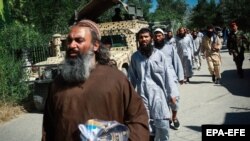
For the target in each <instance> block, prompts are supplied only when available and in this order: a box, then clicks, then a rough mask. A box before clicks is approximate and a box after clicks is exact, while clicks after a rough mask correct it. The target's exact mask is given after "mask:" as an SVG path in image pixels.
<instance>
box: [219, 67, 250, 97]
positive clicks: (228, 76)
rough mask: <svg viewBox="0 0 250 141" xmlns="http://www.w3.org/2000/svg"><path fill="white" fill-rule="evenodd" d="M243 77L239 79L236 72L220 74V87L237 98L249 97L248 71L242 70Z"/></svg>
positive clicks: (249, 70) (249, 82)
mask: <svg viewBox="0 0 250 141" xmlns="http://www.w3.org/2000/svg"><path fill="white" fill-rule="evenodd" d="M244 74H245V77H244V78H243V79H242V78H239V77H238V75H237V72H236V70H226V71H224V72H222V74H221V75H222V78H221V85H222V86H223V87H225V88H227V90H228V91H229V92H230V93H232V94H233V95H237V96H244V97H250V92H249V91H250V69H245V70H244Z"/></svg>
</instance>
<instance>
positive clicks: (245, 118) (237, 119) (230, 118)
mask: <svg viewBox="0 0 250 141" xmlns="http://www.w3.org/2000/svg"><path fill="white" fill-rule="evenodd" d="M249 119H250V110H249V109H248V112H240V113H238V112H237V113H226V116H225V122H224V124H250V120H249Z"/></svg>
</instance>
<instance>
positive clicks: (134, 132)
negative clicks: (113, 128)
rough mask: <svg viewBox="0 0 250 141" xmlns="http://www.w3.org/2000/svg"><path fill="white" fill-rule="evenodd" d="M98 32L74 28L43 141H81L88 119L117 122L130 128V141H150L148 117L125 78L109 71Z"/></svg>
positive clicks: (91, 26) (82, 25) (89, 25)
mask: <svg viewBox="0 0 250 141" xmlns="http://www.w3.org/2000/svg"><path fill="white" fill-rule="evenodd" d="M100 37H101V36H100V31H99V28H98V26H97V25H96V24H95V23H94V22H92V21H89V20H82V21H80V22H78V23H77V24H76V25H73V26H72V28H71V29H70V32H69V34H68V37H67V42H68V43H67V44H68V47H67V51H66V58H65V62H64V64H63V66H62V69H61V73H60V74H59V75H58V76H57V77H56V78H55V80H54V81H53V82H52V84H51V86H50V89H49V93H48V97H47V100H46V105H45V110H44V117H43V132H42V141H80V140H81V139H80V131H79V129H78V126H79V125H80V124H85V123H86V122H87V121H88V120H90V119H98V120H104V121H117V122H119V123H121V124H124V125H126V126H127V127H128V128H129V140H130V141H148V140H149V128H148V120H149V118H148V115H147V111H146V108H145V106H144V104H143V101H142V99H141V97H140V96H139V95H138V94H137V93H136V92H135V90H134V88H133V86H132V85H131V84H130V82H129V80H128V79H127V77H126V76H125V75H124V74H123V73H122V72H121V71H119V70H118V69H115V68H113V67H111V66H109V65H108V64H109V57H108V56H105V53H103V52H102V48H104V47H102V46H101V42H100Z"/></svg>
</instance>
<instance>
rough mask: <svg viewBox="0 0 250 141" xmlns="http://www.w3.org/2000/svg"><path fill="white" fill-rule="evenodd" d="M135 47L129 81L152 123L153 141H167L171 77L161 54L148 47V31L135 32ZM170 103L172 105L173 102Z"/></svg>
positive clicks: (150, 39) (150, 38)
mask: <svg viewBox="0 0 250 141" xmlns="http://www.w3.org/2000/svg"><path fill="white" fill-rule="evenodd" d="M138 39H139V48H138V51H136V52H135V53H134V54H133V55H132V56H131V64H130V67H129V73H128V74H129V78H130V81H131V82H132V85H133V86H134V87H137V92H138V93H139V94H140V95H141V97H142V99H143V101H144V104H145V106H146V108H147V110H148V113H149V116H150V118H151V119H153V121H154V125H155V127H153V128H154V129H155V141H169V119H170V118H171V116H170V115H171V113H170V110H169V106H168V103H170V102H169V101H171V102H173V100H174V99H172V97H175V96H174V94H175V93H173V88H174V87H176V83H175V82H174V77H173V75H172V73H171V70H170V67H169V65H170V64H168V61H167V58H166V57H165V55H164V54H163V53H162V52H161V51H159V50H158V49H155V48H154V47H153V45H152V33H151V32H150V30H149V29H148V28H142V29H141V30H140V31H139V32H138ZM173 103H174V102H173Z"/></svg>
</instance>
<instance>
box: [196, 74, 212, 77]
mask: <svg viewBox="0 0 250 141" xmlns="http://www.w3.org/2000/svg"><path fill="white" fill-rule="evenodd" d="M193 77H211V75H204V74H203V75H200V74H199V75H197V74H196V75H193Z"/></svg>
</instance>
